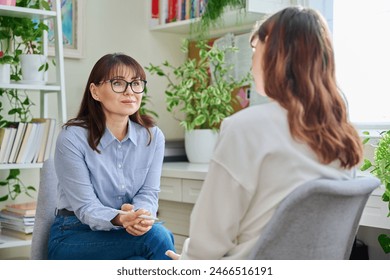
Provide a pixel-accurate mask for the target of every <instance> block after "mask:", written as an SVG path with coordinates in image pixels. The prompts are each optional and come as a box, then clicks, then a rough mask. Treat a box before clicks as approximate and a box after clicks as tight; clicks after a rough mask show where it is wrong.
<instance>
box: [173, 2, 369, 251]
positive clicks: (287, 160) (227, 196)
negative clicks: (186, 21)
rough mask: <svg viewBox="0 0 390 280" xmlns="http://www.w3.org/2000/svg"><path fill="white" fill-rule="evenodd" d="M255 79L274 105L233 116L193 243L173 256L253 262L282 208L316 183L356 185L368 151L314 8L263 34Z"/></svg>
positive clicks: (257, 34)
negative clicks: (358, 168)
mask: <svg viewBox="0 0 390 280" xmlns="http://www.w3.org/2000/svg"><path fill="white" fill-rule="evenodd" d="M251 45H252V47H253V50H254V53H253V59H252V74H253V77H254V81H255V84H256V89H257V91H258V92H259V93H261V94H264V95H266V96H268V97H269V98H270V100H271V102H270V103H268V104H265V105H259V106H252V107H250V108H248V109H245V110H242V111H240V112H239V113H237V114H235V115H233V116H232V117H230V118H227V119H225V120H224V122H223V124H222V127H221V132H220V136H219V140H218V143H217V145H216V148H215V152H214V156H213V158H212V160H211V162H210V167H209V172H208V174H207V177H206V179H205V182H204V185H203V187H202V191H201V193H200V196H199V198H198V201H197V203H196V205H195V207H194V210H193V212H192V215H191V223H190V238H189V239H187V240H186V242H185V246H184V248H183V252H182V255H181V256H179V255H176V254H174V253H172V252H167V254H168V255H169V256H170V257H172V258H173V259H177V258H181V259H246V258H247V257H248V255H249V253H250V251H251V249H252V247H253V245H254V244H255V242H256V241H257V239H258V237H259V235H260V234H261V231H262V230H263V229H264V226H265V225H266V224H267V222H268V221H269V220H270V218H271V216H272V214H273V213H274V211H275V209H276V207H277V206H278V205H279V203H280V202H281V201H282V200H283V199H284V198H285V197H286V196H287V195H288V194H289V193H290V192H292V191H293V190H294V189H295V188H296V187H298V186H300V185H301V184H303V183H304V182H306V181H309V180H313V179H317V178H334V179H348V178H351V177H352V176H354V175H353V174H354V167H355V166H356V165H357V164H358V163H359V162H360V161H361V159H362V145H361V141H360V139H359V137H358V134H357V132H356V130H355V129H354V128H353V126H352V125H351V124H350V123H349V122H348V119H347V109H346V105H345V103H344V101H343V98H342V96H341V94H340V91H339V89H338V88H337V84H336V79H335V62H334V55H333V47H332V43H331V37H330V34H329V31H328V27H327V25H326V22H325V21H324V19H323V18H322V16H321V15H320V14H319V13H317V12H316V11H314V10H311V9H306V8H300V7H289V8H286V9H284V10H282V11H280V12H278V13H276V14H274V15H273V16H271V17H270V18H268V19H267V20H266V21H265V22H264V23H263V24H262V25H261V26H259V27H258V28H256V30H255V31H254V33H253V35H252V38H251Z"/></svg>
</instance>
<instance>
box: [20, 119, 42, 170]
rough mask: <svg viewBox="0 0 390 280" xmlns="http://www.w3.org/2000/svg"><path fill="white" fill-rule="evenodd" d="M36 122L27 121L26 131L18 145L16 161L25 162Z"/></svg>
mask: <svg viewBox="0 0 390 280" xmlns="http://www.w3.org/2000/svg"><path fill="white" fill-rule="evenodd" d="M36 128H37V124H36V123H32V122H29V123H27V128H26V132H25V133H24V137H23V142H22V144H21V146H20V150H19V154H18V157H17V158H16V163H25V162H26V158H27V155H28V152H29V150H30V149H31V148H32V144H33V142H34V137H35V132H36Z"/></svg>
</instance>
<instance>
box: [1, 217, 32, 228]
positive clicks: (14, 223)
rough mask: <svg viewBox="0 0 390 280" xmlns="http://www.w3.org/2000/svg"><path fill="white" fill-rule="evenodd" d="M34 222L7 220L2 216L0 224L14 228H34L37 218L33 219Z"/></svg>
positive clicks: (16, 219) (15, 219)
mask: <svg viewBox="0 0 390 280" xmlns="http://www.w3.org/2000/svg"><path fill="white" fill-rule="evenodd" d="M33 219H34V220H32V221H29V220H26V221H24V220H23V219H18V218H6V217H5V216H4V215H0V222H1V223H2V225H3V226H4V225H6V224H8V225H14V226H18V227H25V226H33V225H34V222H35V218H33Z"/></svg>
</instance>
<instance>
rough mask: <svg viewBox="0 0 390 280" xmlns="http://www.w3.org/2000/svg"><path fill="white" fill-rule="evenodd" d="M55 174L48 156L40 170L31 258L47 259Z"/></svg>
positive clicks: (54, 192) (55, 191)
mask: <svg viewBox="0 0 390 280" xmlns="http://www.w3.org/2000/svg"><path fill="white" fill-rule="evenodd" d="M57 183H58V180H57V175H56V171H55V168H54V160H53V159H52V158H49V159H48V160H46V161H45V162H44V163H43V166H42V168H41V170H40V182H39V189H38V201H37V210H36V214H35V222H34V231H33V236H32V241H31V255H30V257H31V259H33V260H45V259H47V244H48V239H49V232H50V227H51V224H52V223H53V221H54V217H55V209H56V201H57Z"/></svg>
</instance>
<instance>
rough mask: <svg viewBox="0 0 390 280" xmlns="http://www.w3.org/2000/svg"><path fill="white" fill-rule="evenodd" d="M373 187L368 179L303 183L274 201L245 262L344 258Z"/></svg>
mask: <svg viewBox="0 0 390 280" xmlns="http://www.w3.org/2000/svg"><path fill="white" fill-rule="evenodd" d="M379 185H380V181H379V180H378V179H377V178H375V177H371V176H370V177H358V178H355V179H350V180H331V179H318V180H314V181H310V182H307V183H305V184H303V185H302V186H300V187H298V188H297V189H295V190H294V191H293V192H292V193H291V194H289V195H288V196H287V197H286V198H285V199H284V200H283V201H282V202H281V203H280V205H279V206H278V208H277V209H276V211H275V213H274V215H273V216H272V218H271V220H270V222H269V223H268V224H267V225H266V227H265V228H264V230H263V232H262V233H261V236H260V237H259V240H258V241H257V243H256V245H255V247H254V249H253V250H252V253H251V255H250V256H249V259H263V260H264V259H279V260H280V259H282V260H302V259H303V260H312V259H313V260H319V259H327V260H331V259H339V260H341V259H349V256H350V253H351V250H352V246H353V241H354V239H355V235H356V232H357V230H358V227H359V221H360V218H361V215H362V213H363V209H364V207H365V205H366V202H367V200H368V198H369V196H370V194H371V192H372V191H373V190H374V189H375V188H377V187H378V186H379Z"/></svg>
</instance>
